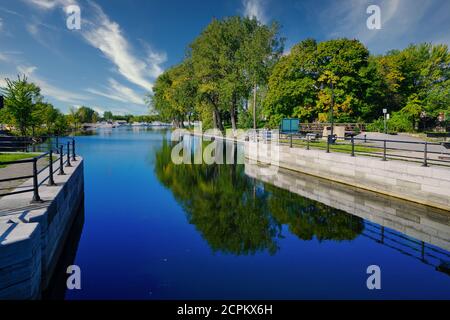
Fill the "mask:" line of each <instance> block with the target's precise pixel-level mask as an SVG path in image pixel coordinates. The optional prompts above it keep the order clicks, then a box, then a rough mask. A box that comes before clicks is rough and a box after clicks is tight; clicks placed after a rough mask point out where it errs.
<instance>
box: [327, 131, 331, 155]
mask: <svg viewBox="0 0 450 320" xmlns="http://www.w3.org/2000/svg"><path fill="white" fill-rule="evenodd" d="M330 137H331V136H330V135H328V136H327V153H330Z"/></svg>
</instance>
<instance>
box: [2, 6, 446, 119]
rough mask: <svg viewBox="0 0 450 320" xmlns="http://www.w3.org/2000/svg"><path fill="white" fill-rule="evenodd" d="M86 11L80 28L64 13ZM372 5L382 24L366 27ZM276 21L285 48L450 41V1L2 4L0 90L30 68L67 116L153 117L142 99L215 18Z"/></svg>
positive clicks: (376, 50)
mask: <svg viewBox="0 0 450 320" xmlns="http://www.w3.org/2000/svg"><path fill="white" fill-rule="evenodd" d="M70 5H77V6H79V8H80V9H81V11H80V14H81V24H80V27H81V28H80V29H79V30H77V29H74V30H70V29H69V28H68V27H67V23H66V22H67V18H68V14H67V13H66V9H67V7H68V6H70ZM370 5H377V6H379V8H380V16H381V29H376V30H374V29H369V28H368V27H367V19H368V18H369V17H370V16H371V14H372V13H367V8H368V7H369V6H370ZM233 15H240V16H249V17H257V18H258V19H259V20H260V21H261V22H262V23H265V24H270V23H272V22H273V21H276V22H278V23H279V24H280V26H281V30H280V35H281V36H282V37H284V38H286V45H285V46H286V48H285V51H286V53H288V52H289V50H290V48H291V47H292V46H293V45H294V44H296V43H298V42H300V41H302V40H304V39H306V38H314V39H317V40H318V41H323V40H328V39H333V38H340V37H347V38H357V39H359V40H360V41H362V42H363V43H364V45H366V46H367V47H368V49H369V50H370V52H371V53H373V54H382V53H385V52H386V51H388V50H391V49H402V48H404V47H406V46H408V45H409V44H411V43H420V42H432V43H445V44H448V45H450V1H449V0H0V87H2V86H4V84H5V81H4V79H5V78H16V77H17V74H18V73H20V74H24V75H26V76H27V77H28V79H29V80H30V81H32V82H35V83H37V84H38V85H39V86H40V87H41V92H42V94H43V95H44V97H45V99H46V100H47V101H49V102H51V103H53V104H54V105H55V106H56V107H57V108H59V109H60V110H61V111H63V112H68V110H69V108H70V107H79V106H81V105H86V106H89V107H92V108H93V109H95V110H96V111H98V112H99V113H100V114H102V113H103V112H104V111H112V112H114V113H115V114H126V113H132V114H136V115H140V114H147V113H148V110H149V107H148V105H147V104H146V103H145V100H144V97H145V96H146V95H147V94H148V93H151V90H152V87H153V83H154V82H155V79H156V78H157V77H158V76H159V75H160V74H161V73H162V72H164V70H165V69H167V68H169V67H170V66H172V65H174V64H177V63H179V62H180V61H182V59H183V57H184V56H185V54H186V50H187V48H188V46H189V43H190V42H192V40H193V39H195V37H197V36H198V35H199V34H200V32H201V31H202V29H203V28H205V27H206V26H207V25H208V23H209V22H211V20H212V19H213V18H223V17H227V16H233Z"/></svg>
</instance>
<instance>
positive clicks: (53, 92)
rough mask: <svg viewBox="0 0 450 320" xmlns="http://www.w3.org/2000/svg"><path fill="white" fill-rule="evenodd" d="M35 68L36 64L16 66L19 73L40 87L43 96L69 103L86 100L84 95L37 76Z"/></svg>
mask: <svg viewBox="0 0 450 320" xmlns="http://www.w3.org/2000/svg"><path fill="white" fill-rule="evenodd" d="M36 70H37V67H36V66H18V67H17V71H18V72H19V73H21V74H24V75H26V76H27V78H28V80H29V81H31V82H34V83H36V84H37V85H38V86H39V87H40V88H41V93H42V95H43V96H44V97H51V98H53V99H55V100H58V101H61V102H66V103H70V104H74V103H81V101H86V100H88V97H86V96H85V95H80V94H76V93H73V92H72V91H69V90H66V89H63V88H59V87H57V86H55V85H52V84H51V83H49V82H48V81H47V80H45V79H44V78H41V77H40V76H38V75H37V74H36Z"/></svg>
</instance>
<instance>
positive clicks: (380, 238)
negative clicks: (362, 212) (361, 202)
mask: <svg viewBox="0 0 450 320" xmlns="http://www.w3.org/2000/svg"><path fill="white" fill-rule="evenodd" d="M361 235H362V236H364V237H366V238H369V239H371V240H374V241H376V242H377V243H379V244H382V245H384V246H387V247H389V248H391V249H394V250H396V251H398V252H400V253H402V254H405V255H408V256H410V257H412V258H415V259H417V260H419V261H420V262H422V263H425V264H427V265H429V266H432V267H434V268H435V269H436V270H438V271H440V272H444V273H446V274H449V275H450V268H449V266H450V253H449V252H448V251H445V250H443V249H440V248H439V247H436V246H434V245H430V244H427V243H425V242H424V241H421V240H417V239H415V238H412V237H409V236H407V235H405V234H403V233H401V232H398V231H395V230H393V229H390V228H387V227H383V226H380V225H378V224H375V223H373V222H370V221H365V222H364V231H363V232H362V234H361Z"/></svg>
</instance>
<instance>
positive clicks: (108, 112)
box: [103, 111, 114, 121]
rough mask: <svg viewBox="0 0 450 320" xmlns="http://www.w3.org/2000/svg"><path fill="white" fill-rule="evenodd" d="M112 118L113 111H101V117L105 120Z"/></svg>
mask: <svg viewBox="0 0 450 320" xmlns="http://www.w3.org/2000/svg"><path fill="white" fill-rule="evenodd" d="M113 118H114V116H113V113H112V112H111V111H105V112H104V113H103V119H105V120H106V121H112V120H113Z"/></svg>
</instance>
